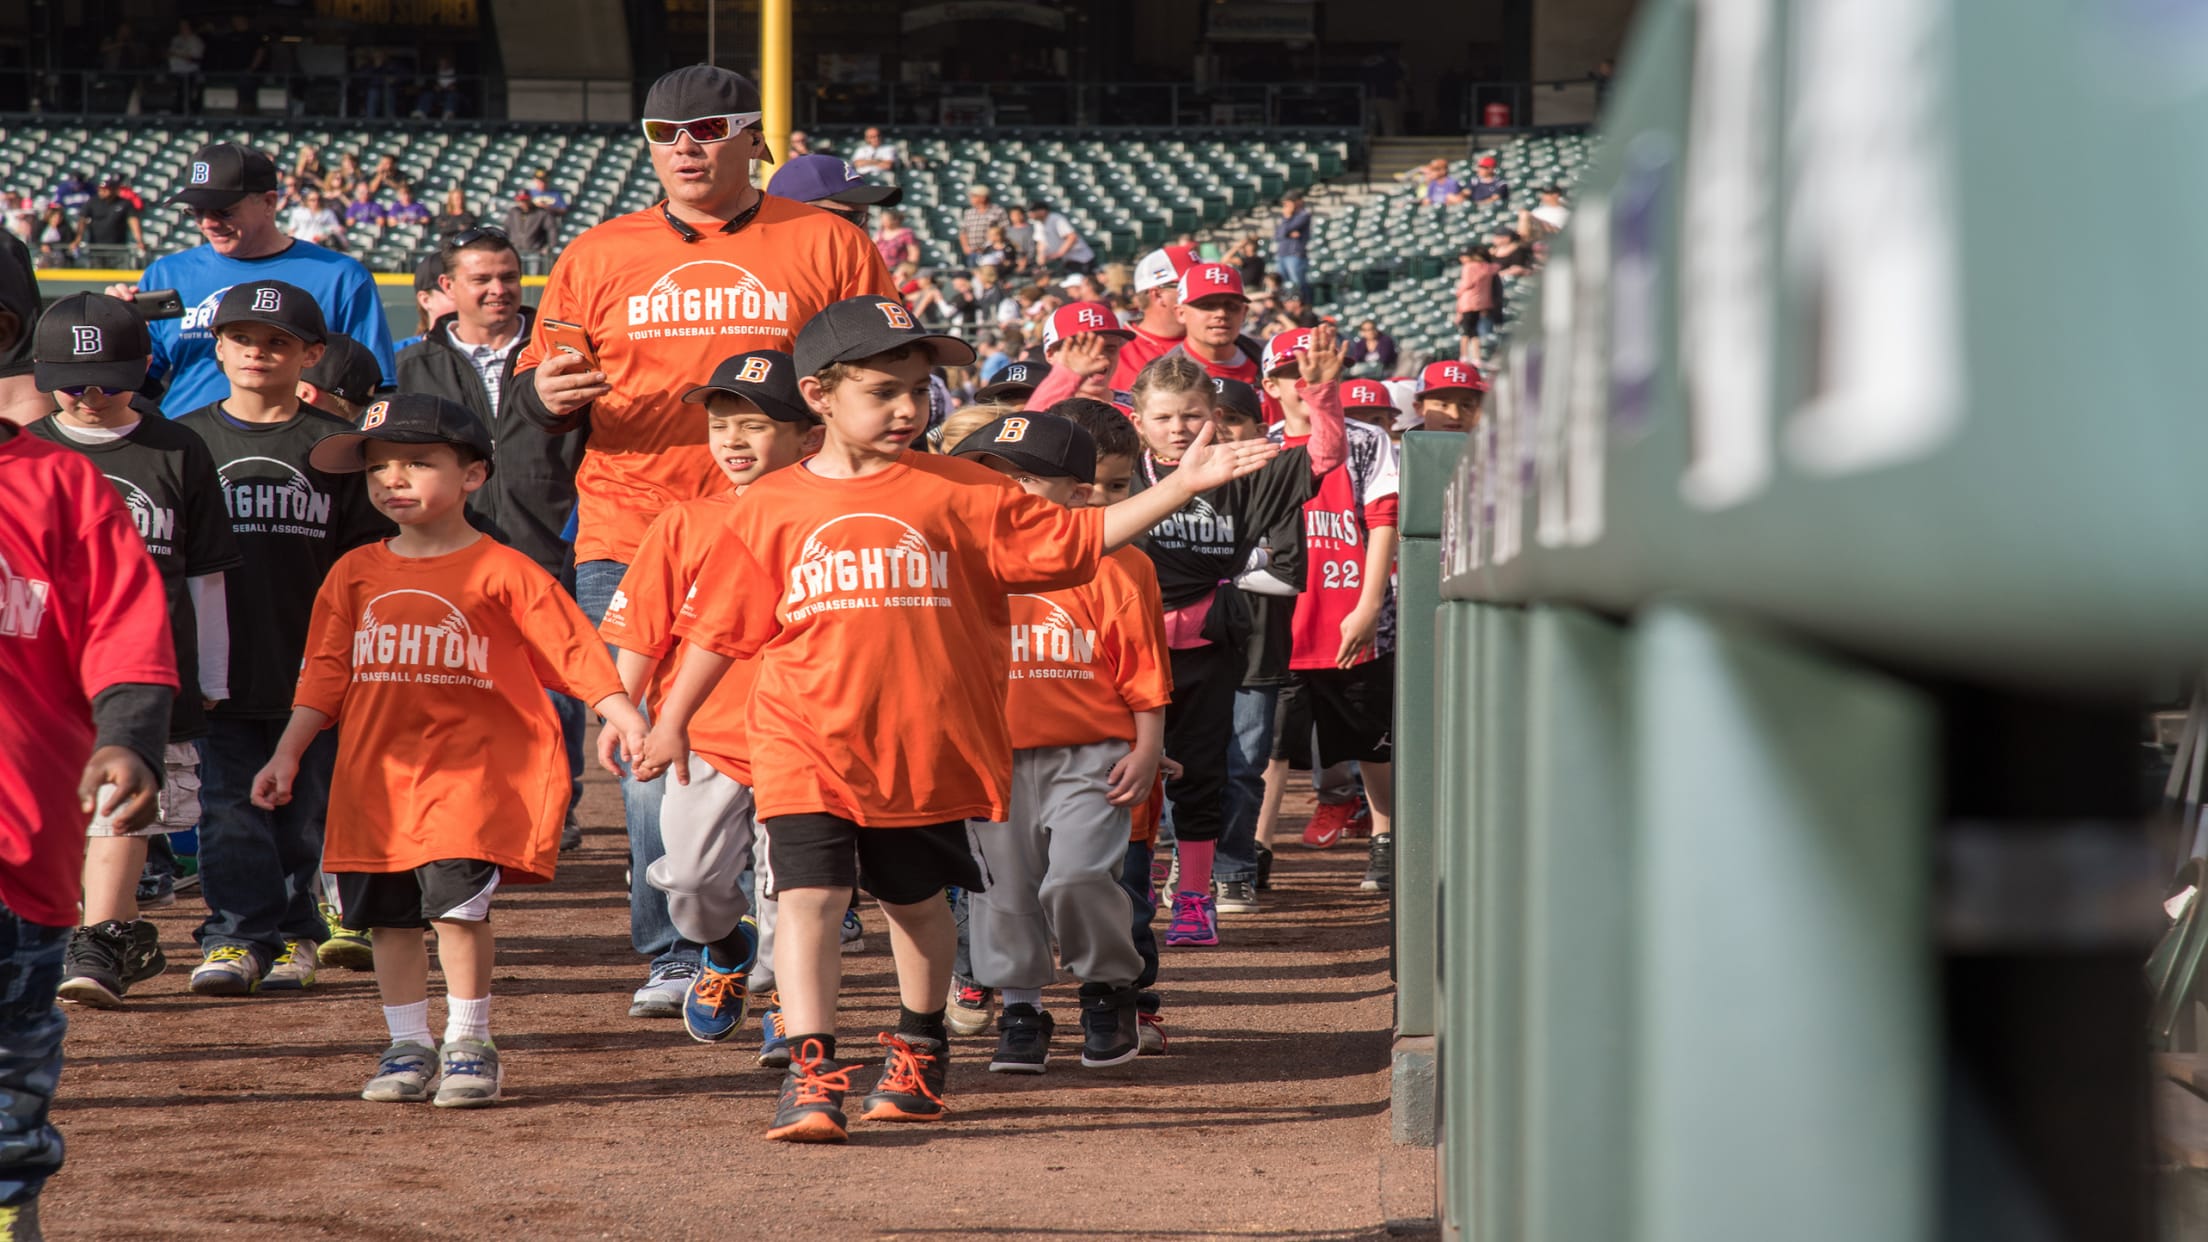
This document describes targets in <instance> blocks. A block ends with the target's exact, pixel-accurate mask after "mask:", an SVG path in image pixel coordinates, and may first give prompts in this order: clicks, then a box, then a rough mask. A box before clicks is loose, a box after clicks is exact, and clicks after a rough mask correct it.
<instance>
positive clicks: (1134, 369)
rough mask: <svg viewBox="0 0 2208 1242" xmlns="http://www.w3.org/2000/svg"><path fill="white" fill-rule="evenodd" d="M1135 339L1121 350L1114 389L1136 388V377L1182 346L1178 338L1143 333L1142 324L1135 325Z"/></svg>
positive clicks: (1114, 378) (1113, 380)
mask: <svg viewBox="0 0 2208 1242" xmlns="http://www.w3.org/2000/svg"><path fill="white" fill-rule="evenodd" d="M1134 333H1135V339H1134V340H1131V341H1129V342H1127V343H1126V344H1125V345H1122V346H1120V348H1119V361H1118V362H1117V363H1115V364H1113V366H1112V387H1114V388H1116V389H1118V390H1120V391H1121V392H1125V391H1126V390H1128V389H1130V388H1133V387H1134V386H1135V377H1136V376H1138V375H1140V374H1142V369H1143V368H1144V367H1146V366H1149V365H1150V364H1151V363H1153V362H1156V361H1157V360H1158V359H1160V358H1163V357H1165V356H1166V355H1167V354H1169V353H1172V352H1173V347H1174V346H1176V345H1178V344H1180V343H1181V340H1182V338H1181V337H1177V336H1155V335H1152V334H1151V333H1149V332H1145V331H1143V327H1142V325H1141V324H1139V323H1138V324H1135V325H1134Z"/></svg>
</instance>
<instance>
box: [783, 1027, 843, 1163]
mask: <svg viewBox="0 0 2208 1242" xmlns="http://www.w3.org/2000/svg"><path fill="white" fill-rule="evenodd" d="M850 1089H851V1067H850V1066H848V1065H841V1064H838V1063H837V1062H834V1061H831V1060H829V1059H828V1050H827V1048H826V1046H825V1045H823V1044H822V1043H821V1042H820V1041H819V1040H818V1039H811V1038H808V1039H805V1040H803V1041H801V1042H800V1043H799V1044H798V1046H797V1051H796V1052H795V1054H793V1055H792V1056H791V1057H790V1068H789V1069H788V1071H787V1072H785V1073H784V1074H783V1075H782V1095H781V1097H780V1098H779V1099H777V1100H776V1101H775V1105H774V1124H773V1125H770V1126H768V1127H767V1137H768V1138H770V1139H775V1140H778V1141H780V1142H784V1143H841V1142H843V1141H844V1140H845V1139H847V1138H849V1137H850V1132H849V1130H848V1129H847V1126H848V1124H849V1123H848V1122H847V1121H846V1120H845V1119H844V1115H843V1096H844V1093H845V1092H847V1091H849V1090H850Z"/></svg>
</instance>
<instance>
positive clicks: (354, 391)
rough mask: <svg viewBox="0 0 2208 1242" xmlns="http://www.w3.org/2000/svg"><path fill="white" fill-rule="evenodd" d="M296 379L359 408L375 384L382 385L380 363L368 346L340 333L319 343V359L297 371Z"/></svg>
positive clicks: (332, 334) (370, 394) (374, 389)
mask: <svg viewBox="0 0 2208 1242" xmlns="http://www.w3.org/2000/svg"><path fill="white" fill-rule="evenodd" d="M299 378H300V379H303V380H305V381H306V382H307V383H309V384H312V385H314V386H315V387H316V388H319V389H321V390H322V391H324V392H327V393H335V394H336V395H338V396H340V397H343V398H344V399H346V400H347V401H350V402H352V403H353V404H354V405H361V404H363V403H365V402H366V401H367V400H368V398H370V397H373V396H375V395H376V385H378V384H381V383H382V382H383V364H382V363H380V362H377V361H376V356H375V355H374V354H372V353H370V352H369V351H368V347H367V346H365V345H363V344H361V343H360V342H359V341H356V340H354V339H353V338H351V337H349V336H346V335H345V334H344V333H342V332H332V333H330V334H329V336H328V337H327V338H325V339H324V340H323V342H322V357H321V358H320V359H319V360H318V361H316V362H315V364H314V365H313V366H311V367H308V368H307V369H306V370H304V371H302V372H300V374H299Z"/></svg>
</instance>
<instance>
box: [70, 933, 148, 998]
mask: <svg viewBox="0 0 2208 1242" xmlns="http://www.w3.org/2000/svg"><path fill="white" fill-rule="evenodd" d="M129 957H130V925H129V924H127V923H121V922H115V921H112V920H110V921H109V922H105V923H100V924H98V925H96V926H92V927H80V928H78V929H77V930H76V931H75V932H74V933H72V934H71V935H70V937H69V947H68V949H67V950H65V951H64V953H63V956H62V965H61V987H60V988H59V989H57V992H56V994H57V995H58V996H60V997H61V999H63V1000H66V1001H75V1002H77V1003H78V1004H80V1005H90V1006H92V1007H93V1008H95V1009H120V1008H122V1005H123V993H125V992H128V991H129V990H130V984H129V982H128V981H127V980H126V979H125V978H124V976H125V975H126V974H127V973H128V971H129V966H128V965H127V962H128V960H129Z"/></svg>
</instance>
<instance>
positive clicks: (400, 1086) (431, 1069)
mask: <svg viewBox="0 0 2208 1242" xmlns="http://www.w3.org/2000/svg"><path fill="white" fill-rule="evenodd" d="M436 1078H437V1053H436V1050H435V1049H432V1048H429V1047H427V1046H425V1045H422V1044H417V1043H414V1042H412V1041H409V1042H407V1043H403V1044H393V1045H391V1046H390V1047H388V1048H386V1049H384V1050H383V1056H382V1057H381V1058H379V1059H378V1060H377V1061H376V1076H375V1077H373V1078H371V1079H369V1080H368V1085H367V1086H365V1087H362V1088H361V1089H360V1098H361V1099H364V1100H366V1101H368V1102H369V1103H371V1104H419V1103H421V1102H422V1101H423V1100H426V1099H428V1098H429V1084H430V1083H432V1082H434V1081H436Z"/></svg>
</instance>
